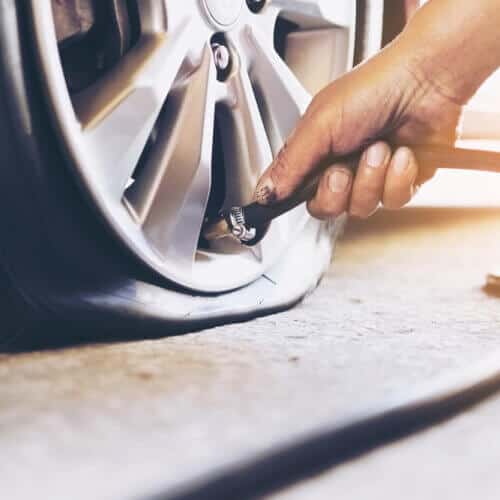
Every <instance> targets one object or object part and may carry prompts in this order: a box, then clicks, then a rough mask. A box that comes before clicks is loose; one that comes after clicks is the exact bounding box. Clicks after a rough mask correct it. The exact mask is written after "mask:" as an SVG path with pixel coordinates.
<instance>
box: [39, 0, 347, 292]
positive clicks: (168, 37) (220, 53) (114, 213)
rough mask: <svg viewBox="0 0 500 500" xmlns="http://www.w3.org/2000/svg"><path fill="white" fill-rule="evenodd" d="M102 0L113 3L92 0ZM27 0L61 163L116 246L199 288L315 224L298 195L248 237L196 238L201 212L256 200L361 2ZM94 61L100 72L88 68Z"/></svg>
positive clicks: (342, 64)
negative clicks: (70, 29)
mask: <svg viewBox="0 0 500 500" xmlns="http://www.w3.org/2000/svg"><path fill="white" fill-rule="evenodd" d="M65 3H68V4H72V6H73V11H72V12H76V13H78V8H76V7H79V8H80V14H81V13H82V12H83V14H84V15H81V16H80V17H79V18H78V23H76V22H75V25H77V26H78V29H77V30H76V33H77V34H76V35H71V36H69V37H66V38H65V37H64V36H62V35H61V26H60V24H58V20H59V19H60V15H61V13H60V12H59V10H58V9H60V6H61V5H62V4H65ZM104 3H106V4H108V3H109V4H110V5H111V6H112V9H114V10H113V13H114V15H113V16H109V11H108V12H107V13H106V9H103V8H102V7H100V8H96V5H101V6H102V5H103V4H104ZM56 4H58V5H56ZM78 4H79V5H78ZM82 5H83V6H82ZM30 6H31V7H30V8H31V13H32V17H33V28H34V40H35V46H36V49H37V54H38V57H39V62H40V70H41V74H42V77H43V81H44V83H45V89H46V96H47V102H48V104H49V108H50V110H51V112H52V115H53V117H54V123H55V125H56V130H57V132H58V135H59V137H60V140H61V144H62V145H63V147H64V149H65V151H66V153H67V157H68V164H69V166H70V168H71V170H72V172H74V173H75V175H76V176H77V179H78V180H79V182H80V183H81V185H82V186H83V188H84V190H85V193H87V195H88V196H89V199H90V200H91V202H92V204H93V205H94V206H95V207H96V208H97V210H98V212H99V213H100V214H102V216H103V217H104V220H105V221H106V222H107V223H108V225H109V227H110V228H111V229H112V230H113V232H114V233H115V234H116V235H117V237H118V238H119V239H120V240H121V241H122V242H123V244H124V245H125V247H126V248H127V249H128V250H129V251H131V252H132V254H133V255H135V256H136V257H137V258H138V259H140V261H142V262H143V263H144V264H146V265H147V266H149V267H150V268H152V269H153V270H154V271H156V272H157V273H159V274H160V275H161V276H163V277H165V278H167V279H168V280H171V281H173V282H175V283H177V284H180V285H182V286H185V287H187V288H189V289H192V290H197V291H202V292H221V291H227V290H230V289H234V288H237V287H241V286H244V285H246V284H248V283H250V282H252V281H253V280H255V279H256V278H258V277H259V276H261V275H262V274H264V273H265V271H266V270H267V269H268V268H269V267H270V266H272V265H273V264H274V263H276V261H277V260H278V259H279V258H280V257H281V256H282V255H283V254H284V252H285V251H286V248H287V246H288V245H289V243H290V241H291V239H292V238H297V237H300V235H301V230H302V228H303V227H304V225H305V224H306V223H311V222H310V219H309V217H308V215H307V213H306V211H305V209H304V208H303V207H301V208H298V209H296V210H294V211H293V212H292V213H290V214H288V215H287V216H284V217H282V218H281V219H279V220H278V221H276V222H275V223H273V225H272V227H271V230H270V231H269V234H268V235H267V236H266V238H265V239H264V240H263V241H262V243H261V244H260V245H259V246H258V247H256V248H254V249H248V248H241V247H240V246H238V245H236V244H233V243H232V242H230V241H225V242H222V243H221V242H219V243H217V244H213V245H209V244H208V243H207V242H204V241H203V240H202V239H200V228H201V225H202V223H203V220H204V218H205V217H206V216H207V215H211V214H214V213H216V212H217V211H218V210H220V209H222V208H228V207H231V206H233V205H238V204H243V203H246V202H248V201H250V200H251V198H252V193H253V189H254V186H255V183H256V181H257V179H258V177H259V176H260V174H261V172H262V171H263V170H264V169H265V168H266V167H267V166H268V165H269V163H270V162H271V161H272V158H273V155H275V154H276V153H277V152H278V151H279V149H280V147H281V146H282V144H283V142H284V140H285V138H286V137H287V135H288V134H289V133H290V132H291V130H292V129H293V127H294V125H295V123H296V122H297V120H298V119H299V117H300V116H301V114H302V113H303V112H304V111H305V109H306V108H307V106H308V104H309V102H310V99H311V95H312V94H313V93H315V92H316V91H318V90H319V89H320V88H322V87H323V86H324V85H326V84H327V83H328V82H330V81H332V80H333V79H335V78H336V77H338V76H339V75H340V74H342V73H344V72H345V71H346V70H348V69H349V68H350V67H351V65H352V63H353V59H354V35H355V26H356V2H353V1H351V0H339V1H335V2H332V1H331V0H267V1H264V0H247V1H244V0H135V1H134V0H107V1H106V2H92V1H91V0H71V1H70V0H57V1H56V0H53V1H52V2H50V1H48V0H42V1H40V0H32V1H31V2H30ZM75 6H76V7H75ZM110 8H111V7H110ZM82 19H83V20H85V19H88V29H84V28H83V27H82V26H83V24H84V23H83V21H82ZM124 25H126V26H127V30H125V31H124V30H123V29H122V28H123V26H124ZM98 26H100V32H101V33H104V35H105V36H106V37H107V36H108V35H109V34H110V33H112V32H115V33H116V34H117V36H116V37H114V38H113V39H112V41H113V43H110V42H109V40H108V39H107V38H106V39H105V40H104V42H103V43H102V44H101V45H99V43H97V42H96V41H95V39H96V33H97V32H98V31H99V30H98V29H97V27H98ZM101 41H102V40H101ZM90 42H92V43H90ZM104 45H105V46H106V51H104V50H101V49H102V46H104ZM96 47H97V48H96ZM109 47H111V48H109ZM96 54H97V55H96ZM102 54H104V56H103V55H102ZM110 54H111V55H110ZM108 56H109V57H108ZM107 58H108V59H109V60H108V59H107ZM89 60H90V61H96V62H95V64H91V66H92V68H93V70H95V71H88V67H89V62H88V61H89ZM315 224H318V230H320V224H319V223H315ZM308 234H309V236H308V237H311V236H310V234H311V233H310V232H309V233H308Z"/></svg>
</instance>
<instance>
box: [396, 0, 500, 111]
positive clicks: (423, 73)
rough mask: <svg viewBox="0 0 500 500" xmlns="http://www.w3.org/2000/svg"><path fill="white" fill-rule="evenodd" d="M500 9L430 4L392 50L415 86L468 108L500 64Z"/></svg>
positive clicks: (455, 1)
mask: <svg viewBox="0 0 500 500" xmlns="http://www.w3.org/2000/svg"><path fill="white" fill-rule="evenodd" d="M471 4H473V5H471ZM498 6H499V2H498V0H478V1H477V2H470V1H469V0H431V1H430V2H429V3H428V4H427V5H425V6H424V7H422V8H421V9H420V10H419V11H418V12H417V14H416V15H415V16H414V17H413V19H412V21H411V22H410V23H409V24H408V26H407V27H406V29H405V30H404V31H403V33H402V34H401V35H400V37H398V38H397V39H396V40H395V42H394V43H393V46H392V47H391V48H390V50H391V51H394V52H396V53H397V55H396V57H398V58H399V61H400V63H401V64H402V66H403V67H404V68H406V70H407V71H409V73H410V74H411V75H413V77H414V79H415V80H416V82H415V85H417V86H419V87H428V88H431V89H433V90H435V91H437V92H438V93H439V94H440V95H441V96H442V97H445V98H447V99H448V100H450V101H452V102H454V103H456V104H459V105H464V104H466V103H467V101H468V100H469V99H470V98H471V97H472V96H473V95H474V94H475V92H476V91H477V89H478V88H479V87H480V86H481V84H482V83H483V82H484V80H486V79H487V78H488V77H489V76H490V75H491V74H492V73H493V72H494V71H495V70H496V69H497V68H498V66H499V64H500V29H499V28H498V26H500V9H499V8H498Z"/></svg>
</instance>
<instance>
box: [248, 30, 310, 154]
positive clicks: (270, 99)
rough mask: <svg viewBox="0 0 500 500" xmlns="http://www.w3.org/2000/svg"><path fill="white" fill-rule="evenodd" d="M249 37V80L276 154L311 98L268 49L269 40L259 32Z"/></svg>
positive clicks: (283, 64) (279, 59) (250, 33)
mask: <svg viewBox="0 0 500 500" xmlns="http://www.w3.org/2000/svg"><path fill="white" fill-rule="evenodd" d="M248 35H249V39H250V42H251V44H252V46H253V52H254V54H253V63H252V65H251V69H250V76H251V79H252V81H253V83H254V87H255V88H256V92H257V94H258V96H259V98H260V99H259V104H260V110H261V113H262V115H263V118H264V123H265V125H266V130H267V134H268V137H269V139H270V142H271V146H272V149H273V152H274V154H277V152H278V151H279V149H280V148H281V146H282V145H283V143H284V141H285V140H286V138H287V137H288V135H289V134H290V133H291V132H292V130H293V127H294V126H295V124H296V123H297V121H298V120H299V118H300V117H301V116H302V115H303V114H304V112H305V110H306V109H307V106H308V105H309V103H310V102H311V95H310V94H309V93H308V92H307V91H306V90H305V89H304V87H303V86H302V85H301V83H300V82H299V81H298V79H297V78H296V76H295V75H294V74H293V72H292V71H291V70H290V68H288V66H287V65H286V63H285V62H284V61H283V60H282V59H281V58H280V57H279V55H278V54H277V53H276V51H274V50H273V49H272V48H270V47H268V46H267V45H266V38H265V36H264V35H263V34H262V33H261V32H260V31H259V30H258V29H253V30H252V31H249V32H248Z"/></svg>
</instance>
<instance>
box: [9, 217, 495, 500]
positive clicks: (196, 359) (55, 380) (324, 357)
mask: <svg viewBox="0 0 500 500" xmlns="http://www.w3.org/2000/svg"><path fill="white" fill-rule="evenodd" d="M499 235H500V212H499V211H474V210H471V211H468V212H460V211H448V210H442V211H430V210H423V209H414V210H410V211H407V212H403V213H401V214H381V215H378V216H377V217H376V218H375V219H374V220H372V221H370V222H369V223H358V224H355V225H352V226H351V229H350V230H349V232H348V234H347V235H346V238H345V239H344V241H343V242H342V244H341V245H340V246H339V249H338V252H337V258H336V260H335V265H334V266H332V269H331V271H330V272H329V274H328V276H327V277H326V279H325V280H324V282H323V284H322V285H321V287H320V289H319V290H318V291H317V292H316V293H315V294H313V295H312V296H311V297H309V298H307V300H306V301H305V302H304V303H303V304H302V305H300V306H298V307H297V308H295V309H293V310H292V311H289V312H287V313H283V314H280V315H275V316H271V317H267V318H262V319H259V320H256V321H252V322H250V323H246V324H242V325H228V326H225V327H221V328H215V329H212V330H208V331H204V332H201V333H196V334H192V335H186V336H182V337H176V338H169V339H164V340H158V341H147V342H130V343H122V344H110V345H98V346H87V347H78V348H73V349H65V350H61V351H50V352H37V353H27V354H18V355H0V449H1V453H0V471H1V473H0V491H1V496H2V498H11V499H14V498H15V499H24V498H26V499H28V498H29V499H31V498H35V497H36V498H50V499H52V500H57V499H69V498H71V499H88V498H92V499H95V500H100V499H115V498H116V499H122V498H137V499H142V498H144V499H145V498H147V494H155V493H159V492H162V491H164V490H167V489H168V488H170V487H172V486H174V485H178V484H184V483H186V482H189V481H191V480H192V479H193V478H196V477H198V476H199V475H201V474H207V473H210V472H213V471H214V470H216V469H218V468H220V467H223V466H224V465H226V464H228V463H231V462H233V461H234V460H237V459H242V458H245V457H249V456H252V454H254V453H256V452H261V451H265V450H268V449H270V448H271V447H273V446H274V445H276V444H277V443H281V442H283V441H288V440H290V439H293V438H294V437H296V436H301V435H303V434H304V433H307V432H309V431H310V430H312V429H314V428H315V427H317V426H318V425H323V424H325V423H330V422H335V421H338V420H340V419H342V418H345V417H346V416H349V415H351V414H352V413H356V412H357V411H358V410H359V409H363V408H366V407H369V406H370V405H371V404H372V403H373V402H377V401H380V400H381V399H385V398H388V397H390V396H391V395H394V394H401V393H404V392H405V391H407V390H408V389H411V388H413V387H415V386H417V385H419V384H421V383H428V382H429V381H432V380H434V379H435V378H436V377H438V376H440V375H442V374H449V373H453V372H454V371H459V370H461V369H463V368H465V367H468V366H470V365H471V364H472V363H476V362H478V361H480V360H481V359H483V358H485V357H487V356H488V355H489V354H490V353H491V352H492V351H493V350H498V349H500V299H494V298H492V297H489V296H487V295H485V294H484V293H483V292H482V291H481V286H482V284H483V283H484V275H485V273H486V272H487V271H488V270H489V269H490V268H491V267H494V266H495V263H498V264H500V262H499V261H500V259H499V256H500V236H499ZM304 265H307V263H304ZM499 420H500V398H499V399H498V400H495V399H493V400H492V401H490V402H488V403H486V404H483V405H481V406H480V407H478V408H477V409H475V410H474V411H472V412H469V413H467V414H465V415H463V416H460V417H459V418H456V419H454V420H452V421H451V422H448V423H447V424H445V425H441V426H439V427H436V428H434V429H432V430H430V431H427V432H425V433H422V434H420V435H418V436H416V437H413V438H411V439H407V440H404V441H401V442H399V443H397V444H395V445H392V446H389V447H386V448H384V449H382V450H378V451H375V452H373V453H371V454H370V455H368V456H366V457H364V458H361V459H358V460H356V461H354V462H352V463H350V464H347V465H344V466H342V467H339V468H337V469H335V470H333V471H330V472H329V473H327V474H324V475H323V476H321V477H319V478H316V479H314V480H312V481H308V482H304V483H302V484H298V485H294V486H292V487H290V488H289V489H287V490H285V491H283V492H281V493H279V494H277V495H276V496H275V497H276V498H279V499H282V498H284V499H288V498H293V499H302V498H304V499H312V498H319V499H322V498H334V497H335V498H343V499H350V498H356V499H357V498H368V497H370V498H374V497H375V498H384V499H392V498H394V499H396V498H401V497H403V496H404V498H415V499H417V498H439V497H438V493H442V494H443V497H446V498H447V497H452V495H453V497H454V498H458V499H469V498H482V499H485V498H498V489H499V487H500V477H499V476H498V473H497V468H498V461H499V459H500V434H499V433H498V422H499ZM273 498H274V497H273Z"/></svg>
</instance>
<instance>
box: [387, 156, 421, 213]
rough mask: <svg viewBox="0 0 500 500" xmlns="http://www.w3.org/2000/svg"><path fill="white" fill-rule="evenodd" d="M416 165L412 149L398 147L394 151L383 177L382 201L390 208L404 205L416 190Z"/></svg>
mask: <svg viewBox="0 0 500 500" xmlns="http://www.w3.org/2000/svg"><path fill="white" fill-rule="evenodd" d="M417 178H418V165H417V160H416V158H415V155H414V154H413V151H412V150H411V149H409V148H407V147H400V148H398V149H397V151H396V152H395V153H394V155H393V157H392V160H391V164H390V165H389V168H388V170H387V175H386V179H385V187H384V195H383V203H384V206H385V207H386V208H389V209H391V210H394V209H397V208H401V207H403V206H404V205H406V204H407V203H408V202H409V201H410V200H411V199H412V197H413V195H414V194H415V191H416V182H417Z"/></svg>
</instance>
